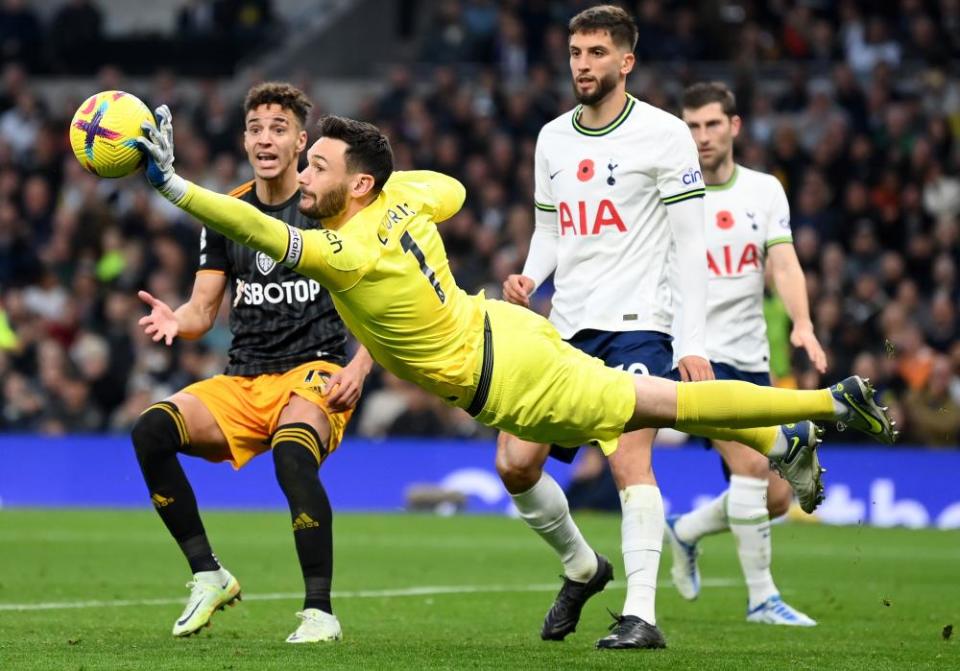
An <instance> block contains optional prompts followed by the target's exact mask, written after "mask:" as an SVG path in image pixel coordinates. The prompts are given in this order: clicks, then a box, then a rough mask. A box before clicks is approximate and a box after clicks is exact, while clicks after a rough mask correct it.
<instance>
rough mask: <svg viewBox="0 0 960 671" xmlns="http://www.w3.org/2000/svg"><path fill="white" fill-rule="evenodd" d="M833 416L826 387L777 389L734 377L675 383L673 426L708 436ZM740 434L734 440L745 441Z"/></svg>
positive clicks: (686, 431) (831, 398) (829, 395)
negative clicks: (804, 389) (733, 430)
mask: <svg viewBox="0 0 960 671" xmlns="http://www.w3.org/2000/svg"><path fill="white" fill-rule="evenodd" d="M835 417H836V410H835V409H834V405H833V396H832V395H831V394H830V390H829V389H817V390H815V391H799V390H795V389H776V388H774V387H760V386H757V385H755V384H750V383H749V382H739V381H736V380H714V381H710V382H692V383H691V382H680V383H678V384H677V422H676V424H674V427H675V428H676V429H678V430H679V431H683V432H685V433H692V434H695V435H700V436H706V437H707V438H719V439H721V440H730V438H726V437H724V436H720V435H717V434H716V433H715V432H716V430H717V428H720V427H722V428H723V429H749V428H752V427H771V426H773V425H779V424H786V423H788V422H799V421H803V420H805V419H834V418H835ZM727 435H730V434H727ZM745 437H747V438H750V437H749V436H745ZM742 438H743V436H741V437H738V438H734V440H738V441H740V442H744V441H743V440H742ZM747 444H750V443H747ZM771 445H772V443H771ZM751 446H752V445H751ZM755 449H756V448H755ZM767 450H768V451H769V448H767Z"/></svg>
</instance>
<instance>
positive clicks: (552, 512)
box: [513, 473, 597, 582]
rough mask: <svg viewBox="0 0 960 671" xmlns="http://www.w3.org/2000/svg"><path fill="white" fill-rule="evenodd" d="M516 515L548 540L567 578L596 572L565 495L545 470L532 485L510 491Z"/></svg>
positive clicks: (584, 578)
mask: <svg viewBox="0 0 960 671" xmlns="http://www.w3.org/2000/svg"><path fill="white" fill-rule="evenodd" d="M513 502H514V504H515V505H516V506H517V510H518V511H519V512H520V517H521V518H523V521H524V522H526V523H527V526H529V527H530V528H531V529H533V530H534V531H536V532H537V533H538V534H540V537H541V538H543V540H545V541H547V543H549V544H550V547H552V548H553V549H554V550H555V551H556V553H557V554H558V555H560V561H561V562H563V573H564V575H566V576H567V577H568V578H570V580H575V581H577V582H587V581H588V580H590V578H592V577H593V576H594V574H595V573H596V572H597V554H596V553H595V552H594V551H593V548H591V547H590V546H589V545H588V544H587V541H586V540H584V538H583V534H581V533H580V529H578V528H577V525H576V523H574V521H573V518H572V517H571V516H570V506H569V504H568V503H567V497H566V496H565V495H564V493H563V490H562V489H560V485H558V484H557V481H556V480H554V479H553V478H551V477H550V476H549V475H548V474H547V473H544V474H543V475H541V476H540V479H539V480H538V481H537V484H535V485H534V486H533V487H531V488H530V489H528V490H527V491H525V492H523V493H521V494H514V495H513Z"/></svg>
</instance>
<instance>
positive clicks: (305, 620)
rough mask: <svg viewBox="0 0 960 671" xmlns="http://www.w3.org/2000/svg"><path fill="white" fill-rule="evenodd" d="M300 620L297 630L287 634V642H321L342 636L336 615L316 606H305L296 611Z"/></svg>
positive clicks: (337, 639)
mask: <svg viewBox="0 0 960 671" xmlns="http://www.w3.org/2000/svg"><path fill="white" fill-rule="evenodd" d="M297 617H299V618H300V619H301V620H302V622H300V626H299V627H297V630H296V631H295V632H293V633H292V634H290V635H289V636H287V643H322V642H324V641H339V640H340V639H341V638H343V631H342V630H341V629H340V620H338V619H337V616H336V615H331V614H330V613H324V612H323V611H322V610H320V609H318V608H307V609H305V610H302V611H300V612H299V613H297Z"/></svg>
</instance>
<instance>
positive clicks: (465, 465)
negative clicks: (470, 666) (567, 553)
mask: <svg viewBox="0 0 960 671" xmlns="http://www.w3.org/2000/svg"><path fill="white" fill-rule="evenodd" d="M493 456H494V445H493V443H492V441H459V440H416V439H414V440H409V439H404V440H401V439H389V440H385V441H370V440H364V439H359V438H355V437H349V438H348V439H347V441H346V442H345V444H344V446H343V447H342V448H341V449H340V450H338V451H337V452H336V453H334V454H333V455H332V456H331V457H330V458H329V459H328V461H327V463H326V464H324V466H323V482H324V484H325V486H326V488H327V491H328V493H329V495H330V499H331V501H332V503H333V504H334V506H335V507H336V509H337V510H339V511H350V510H355V511H359V510H365V511H367V510H378V511H400V510H404V509H405V508H406V503H407V501H406V497H407V494H408V492H409V491H410V489H411V487H416V486H417V485H432V486H438V487H442V488H446V489H451V490H457V491H460V492H462V493H463V494H465V495H466V497H467V505H466V510H467V511H468V512H480V513H501V514H510V513H512V506H511V503H510V497H509V496H508V495H507V494H506V492H505V491H504V489H503V486H502V485H501V484H500V481H499V479H498V478H497V474H496V471H495V470H494V467H493ZM821 458H822V460H823V462H824V464H825V465H826V466H827V467H828V469H829V472H828V473H827V476H826V500H825V501H824V503H823V505H822V506H821V507H820V509H819V510H818V511H817V517H818V518H819V519H820V520H821V521H822V522H825V523H830V524H859V523H862V524H870V525H874V526H908V527H938V528H941V529H956V528H960V484H958V475H960V451H957V450H940V451H936V450H929V449H920V448H900V447H898V448H896V449H889V448H888V449H878V448H860V447H856V448H854V447H844V446H839V445H834V444H831V445H829V446H828V447H825V448H824V450H823V451H822V455H821ZM181 461H182V463H183V465H184V468H185V470H186V472H187V475H188V477H189V478H190V480H191V482H192V483H193V486H194V489H195V491H196V494H197V499H198V500H199V502H200V505H201V506H202V507H204V508H276V507H285V505H286V503H285V501H284V499H283V495H282V494H281V492H280V489H279V487H278V486H277V483H276V481H275V479H274V475H273V463H272V461H271V459H270V458H269V456H261V457H258V458H257V459H254V460H253V461H252V462H251V463H249V464H248V465H247V466H246V467H244V468H243V469H242V470H240V471H237V472H234V471H233V469H231V468H230V467H229V466H227V465H224V464H210V463H207V462H204V461H201V460H199V459H191V458H182V459H181ZM654 467H655V470H656V473H657V479H658V481H659V483H660V487H661V490H662V492H663V495H664V499H665V506H666V508H667V510H668V511H671V510H672V511H675V512H683V511H685V510H689V509H690V508H691V507H693V506H695V505H696V504H697V503H698V502H699V501H702V500H703V499H704V498H706V497H713V496H716V495H717V494H719V493H720V492H721V491H722V490H723V489H724V486H725V485H724V481H723V478H722V475H721V473H720V468H719V466H718V458H717V456H716V455H715V454H714V453H712V452H708V451H706V450H704V449H702V448H701V447H699V446H696V447H693V446H691V447H687V448H662V449H661V448H658V449H657V450H656V451H655V454H654ZM548 470H549V471H550V472H551V473H552V474H553V476H554V477H555V478H556V479H557V481H558V482H560V484H561V485H566V484H567V483H568V482H569V480H570V476H571V468H570V467H569V466H566V465H565V464H560V463H556V462H554V461H553V460H551V461H550V463H549V466H548ZM148 505H149V501H148V497H147V494H146V488H145V486H144V484H143V481H142V478H141V476H140V470H139V468H138V466H137V463H136V459H135V457H134V454H133V449H132V447H131V445H130V441H129V438H128V437H123V436H72V437H65V438H48V437H37V436H18V435H9V436H0V507H38V506H40V507H72V506H75V507H147V506H148Z"/></svg>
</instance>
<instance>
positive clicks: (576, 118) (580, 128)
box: [572, 93, 637, 137]
mask: <svg viewBox="0 0 960 671" xmlns="http://www.w3.org/2000/svg"><path fill="white" fill-rule="evenodd" d="M636 104H637V99H636V98H634V97H633V96H632V95H630V94H629V93H628V94H627V102H626V103H625V104H624V106H623V109H622V110H620V114H618V115H617V118H616V119H614V120H613V121H611V122H610V123H608V124H607V125H606V126H604V127H603V128H588V127H587V126H584V125H583V124H581V123H580V115H581V114H583V105H577V107H576V109H574V110H573V117H572V121H573V128H574V130H576V131H577V132H578V133H580V134H582V135H588V136H590V137H599V136H600V135H609V134H610V133H612V132H613V131H615V130H616V129H617V128H619V127H620V126H621V125H623V122H624V121H626V120H627V117H628V116H630V112H632V111H633V108H634V107H635V106H636Z"/></svg>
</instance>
